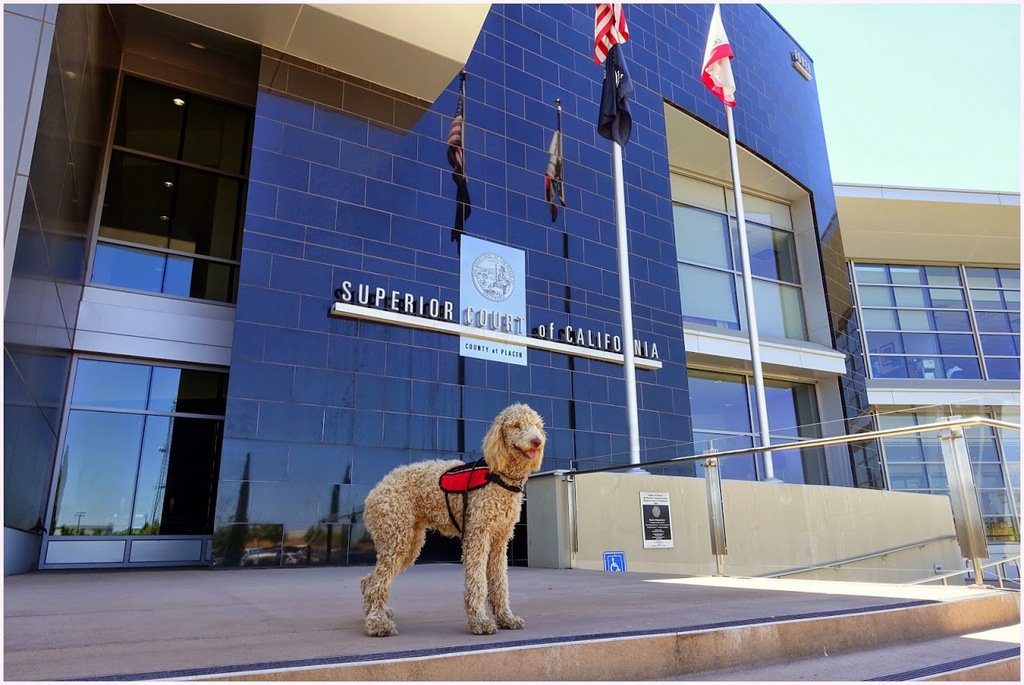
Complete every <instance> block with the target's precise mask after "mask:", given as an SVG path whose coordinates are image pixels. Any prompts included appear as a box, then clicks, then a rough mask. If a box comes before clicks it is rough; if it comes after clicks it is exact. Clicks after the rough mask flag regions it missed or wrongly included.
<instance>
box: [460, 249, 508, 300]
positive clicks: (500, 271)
mask: <svg viewBox="0 0 1024 685" xmlns="http://www.w3.org/2000/svg"><path fill="white" fill-rule="evenodd" d="M470 273H471V276H472V279H473V287H474V288H476V291H477V292H478V293H480V294H481V295H483V296H484V297H486V298H487V299H488V300H490V301H491V302H504V301H505V300H507V299H508V298H509V297H511V295H512V293H513V292H514V291H515V289H516V275H515V272H513V271H512V265H511V264H509V263H508V261H507V260H506V259H505V258H504V257H502V256H501V255H499V254H495V253H493V252H485V253H484V254H482V255H480V256H479V257H477V258H476V259H474V260H473V266H472V267H471V269H470Z"/></svg>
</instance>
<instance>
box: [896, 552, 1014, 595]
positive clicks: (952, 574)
mask: <svg viewBox="0 0 1024 685" xmlns="http://www.w3.org/2000/svg"><path fill="white" fill-rule="evenodd" d="M1010 562H1013V563H1015V564H1017V576H1018V577H1019V576H1020V563H1019V562H1020V555H1019V554H1015V555H1013V556H1012V557H1005V558H1003V559H998V560H996V561H990V562H989V563H987V564H981V565H980V568H981V569H982V570H984V569H986V568H992V567H995V569H996V579H997V580H998V581H999V589H1001V590H1005V589H1006V588H1005V587H1004V585H1003V573H1001V572H1000V568H1001V567H1002V566H1004V565H1005V564H1008V563H1010ZM972 570H973V569H968V568H963V569H960V570H959V571H950V572H949V573H943V574H942V575H940V576H929V577H927V578H921V579H920V580H912V581H910V582H909V583H906V585H923V584H925V583H934V582H935V581H936V580H941V581H942V584H943V585H949V583H948V582H947V581H948V580H949V579H950V578H956V577H957V576H963V575H967V574H968V573H971V572H972ZM984 580H985V579H984V578H981V579H978V578H975V581H977V582H978V584H979V585H980V584H981V583H982V582H983V581H984ZM1010 589H1013V588H1010Z"/></svg>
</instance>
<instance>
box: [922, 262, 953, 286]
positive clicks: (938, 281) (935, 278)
mask: <svg viewBox="0 0 1024 685" xmlns="http://www.w3.org/2000/svg"><path fill="white" fill-rule="evenodd" d="M925 273H926V274H927V276H928V285H948V286H953V287H955V288H960V286H961V283H960V270H959V269H957V268H956V267H955V266H927V267H925Z"/></svg>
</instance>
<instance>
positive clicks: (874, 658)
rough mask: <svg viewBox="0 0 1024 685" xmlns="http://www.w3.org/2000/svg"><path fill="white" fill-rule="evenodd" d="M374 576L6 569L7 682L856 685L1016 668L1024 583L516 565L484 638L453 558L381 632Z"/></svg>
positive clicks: (404, 588) (398, 601) (419, 573)
mask: <svg viewBox="0 0 1024 685" xmlns="http://www.w3.org/2000/svg"><path fill="white" fill-rule="evenodd" d="M368 570H369V569H367V568H356V567H347V568H295V569H267V570H245V571H228V570H220V571H211V570H159V571H128V572H125V571H116V572H94V571H89V572H78V573H71V572H69V573H47V572H39V573H32V574H26V575H23V576H13V577H9V578H7V579H5V585H6V587H5V598H4V599H5V601H4V622H5V635H4V640H5V645H4V647H5V653H4V677H5V679H7V680H21V681H25V680H60V679H71V680H132V681H138V680H168V679H181V680H216V681H222V680H243V681H256V680H284V681H296V680H299V681H312V680H341V681H358V680H363V681H366V680H377V681H400V680H421V681H435V680H440V681H471V680H473V681H476V680H481V681H483V680H487V681H529V680H659V679H660V680H686V679H694V680H709V679H716V678H719V679H724V680H759V679H764V680H772V679H781V680H799V679H812V680H836V681H839V680H842V681H848V680H869V679H883V680H897V679H911V678H914V677H917V676H916V675H915V674H922V673H924V674H926V676H925V677H929V678H932V677H944V676H946V675H948V674H954V675H955V674H961V676H962V675H963V674H964V673H974V671H970V672H969V671H965V669H967V668H977V667H982V668H987V669H988V670H987V671H986V675H985V677H984V679H986V680H1001V679H1007V680H1014V681H1017V680H1019V678H1018V676H1019V671H1020V665H1019V659H1020V643H1019V632H1017V633H1016V641H1015V642H1014V641H1013V639H1012V638H1011V639H1010V641H1009V642H1007V641H1006V640H1007V637H1006V635H1007V634H1011V635H1012V634H1014V633H1013V631H1014V630H1015V628H1014V626H1017V625H1019V620H1020V604H1019V597H1020V596H1019V594H1017V593H1013V592H1007V591H1000V590H996V589H991V588H981V587H963V586H961V587H954V586H907V585H896V584H886V583H847V582H834V581H813V580H795V579H785V578H783V579H768V578H760V579H756V578H737V577H734V578H724V577H685V576H680V575H674V574H650V573H606V572H603V571H592V570H580V569H573V570H568V569H541V568H520V567H515V568H511V569H509V585H510V593H511V598H512V607H513V609H514V610H515V611H516V613H517V614H519V615H520V616H522V617H523V618H524V619H525V620H526V627H525V629H523V630H519V631H510V630H500V631H498V633H497V634H495V635H490V636H475V635H471V634H470V633H469V632H468V630H467V628H466V620H465V614H464V610H463V602H462V586H463V581H462V568H461V566H460V565H457V564H441V565H420V566H415V567H413V568H412V569H410V570H409V571H407V572H406V573H405V574H403V575H402V576H400V577H399V578H398V580H397V581H396V583H395V587H394V592H393V595H392V601H391V605H392V607H393V608H394V611H395V618H396V621H397V623H398V629H399V634H398V635H397V636H395V637H391V638H371V637H368V636H366V634H365V632H364V631H363V620H362V613H361V606H360V605H361V602H360V597H359V578H360V577H361V576H362V575H364V574H365V573H366V572H367V571H368ZM915 650H917V651H915ZM815 662H816V664H817V665H812V664H814V663H815ZM832 666H835V668H832ZM826 667H829V668H826ZM760 669H775V670H768V671H762V670H760ZM936 669H938V670H936ZM743 673H749V674H750V675H749V676H745V675H742V674H743ZM808 673H810V674H812V675H811V676H810V677H808V678H802V677H801V674H808ZM908 674H909V675H908ZM1000 674H1002V675H1000ZM1004 676H1006V677H1004ZM1009 676H1012V677H1009ZM961 679H975V678H973V677H967V678H963V677H961Z"/></svg>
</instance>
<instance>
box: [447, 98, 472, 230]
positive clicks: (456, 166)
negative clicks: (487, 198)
mask: <svg viewBox="0 0 1024 685" xmlns="http://www.w3.org/2000/svg"><path fill="white" fill-rule="evenodd" d="M464 100H465V95H463V94H460V95H459V106H458V107H456V108H455V118H454V119H452V127H451V128H450V129H448V164H450V165H451V167H452V180H453V181H455V187H456V191H455V202H456V208H455V227H454V228H453V229H452V240H455V241H457V240H458V237H459V235H461V234H462V232H463V228H464V226H465V223H466V219H468V218H469V214H470V211H471V210H472V203H471V202H470V199H469V179H468V178H467V177H466V150H465V148H464V147H463V144H462V127H463V125H464V123H465V122H464V117H463V112H464V109H465V104H464Z"/></svg>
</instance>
